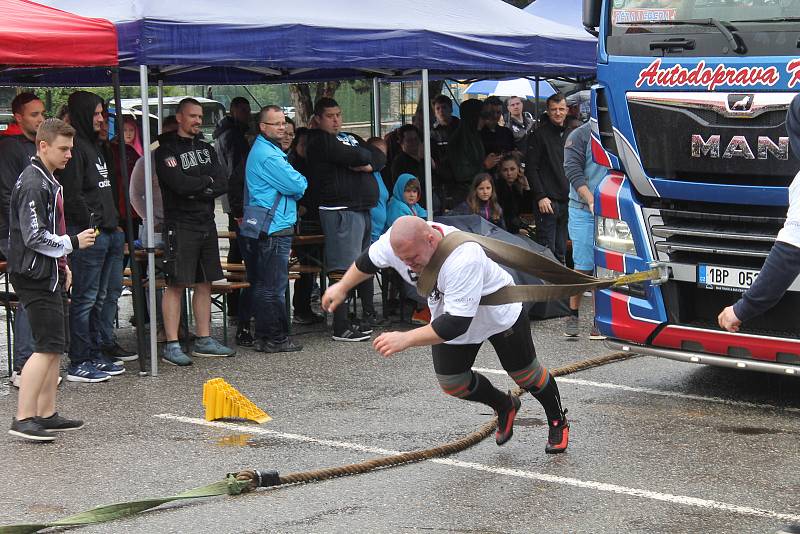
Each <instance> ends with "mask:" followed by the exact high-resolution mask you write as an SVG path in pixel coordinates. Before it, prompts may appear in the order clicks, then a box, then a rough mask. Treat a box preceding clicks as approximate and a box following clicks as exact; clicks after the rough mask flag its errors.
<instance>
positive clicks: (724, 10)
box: [607, 0, 800, 56]
mask: <svg viewBox="0 0 800 534" xmlns="http://www.w3.org/2000/svg"><path fill="white" fill-rule="evenodd" d="M609 3H610V4H611V9H610V10H609V12H608V13H609V21H608V22H609V26H608V29H609V31H608V33H607V35H608V38H609V39H608V49H609V52H611V53H614V54H622V55H645V56H650V55H664V54H668V55H676V54H678V55H687V56H704V55H708V56H716V55H722V54H726V53H727V51H728V50H733V51H735V52H736V53H737V54H740V55H743V54H747V55H796V54H797V53H798V52H797V47H796V39H795V40H793V41H792V42H791V43H789V42H788V41H789V40H788V39H786V37H785V32H794V33H796V32H797V23H798V20H800V0H609ZM762 32H767V33H768V35H758V34H760V33H762ZM781 34H783V36H781ZM655 36H659V37H658V38H656V37H655ZM667 36H668V37H667ZM683 36H690V37H691V42H690V43H687V44H686V45H685V46H683V45H682V44H683V43H679V44H678V45H677V46H670V47H665V45H664V44H663V42H664V41H665V40H668V39H676V40H678V39H679V38H680V37H683ZM654 38H655V39H656V40H655V41H654V40H653V39H654ZM683 42H686V40H684V41H683ZM653 43H655V45H654V46H652V47H651V44H653Z"/></svg>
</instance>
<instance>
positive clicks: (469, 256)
mask: <svg viewBox="0 0 800 534" xmlns="http://www.w3.org/2000/svg"><path fill="white" fill-rule="evenodd" d="M428 224H429V225H430V226H432V227H433V228H435V229H438V230H440V231H441V232H442V233H443V234H444V235H447V234H450V233H451V232H458V231H460V230H459V229H458V228H455V227H453V226H445V225H443V224H438V223H433V222H428ZM390 235H391V229H389V231H388V232H386V233H385V234H383V235H382V236H381V237H380V239H378V240H377V241H376V242H375V243H373V244H372V245H371V246H370V247H369V259H370V260H371V261H372V263H373V264H375V266H376V267H379V268H381V269H385V268H388V267H391V268H392V269H394V270H395V271H397V272H398V273H399V274H400V276H401V277H402V278H403V280H405V281H406V282H408V283H410V284H412V285H413V286H415V287H416V285H417V278H418V275H417V273H415V272H413V271H412V270H411V269H409V268H408V267H407V266H406V264H404V263H403V262H402V261H401V260H400V258H398V257H397V256H396V255H395V254H394V251H393V250H392V246H391V244H390V243H389V238H390ZM511 285H514V279H513V278H511V275H510V274H508V273H507V272H506V271H504V270H503V268H502V267H500V266H499V265H498V264H497V263H495V262H494V261H492V260H490V259H489V258H488V257H487V256H486V254H485V253H484V251H483V249H482V248H481V246H480V245H478V244H477V243H464V244H463V245H459V246H458V247H457V248H456V249H455V250H454V251H453V252H452V254H450V256H449V257H448V258H447V259H446V260H445V262H444V264H443V265H442V268H441V269H440V270H439V277H438V278H437V280H436V287H435V288H434V290H433V293H432V294H431V295H430V296H429V297H428V306H429V307H430V309H431V319H436V318H437V317H439V316H441V315H444V314H445V313H449V314H450V315H458V316H460V317H472V318H473V319H472V323H471V324H470V325H469V329H468V330H467V331H466V332H465V333H464V334H462V335H460V336H458V337H457V338H455V339H452V340H450V341H446V342H445V343H447V344H450V345H468V344H471V343H482V342H484V341H486V339H487V338H489V337H490V336H493V335H494V334H497V333H499V332H503V331H504V330H508V329H509V328H511V327H512V326H513V325H514V323H515V322H516V321H517V318H518V317H519V314H520V311H521V310H522V304H520V303H518V302H515V303H512V304H501V305H499V306H480V305H479V303H480V300H481V297H483V296H484V295H489V294H491V293H494V292H495V291H497V290H498V289H500V288H503V287H506V286H511Z"/></svg>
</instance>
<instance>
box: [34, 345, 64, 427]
mask: <svg viewBox="0 0 800 534" xmlns="http://www.w3.org/2000/svg"><path fill="white" fill-rule="evenodd" d="M49 359H50V367H49V368H48V370H47V376H46V377H45V380H44V383H43V384H42V389H41V391H40V392H39V399H38V401H37V404H36V415H38V416H39V417H45V418H46V417H50V416H51V415H53V414H54V413H55V412H56V392H57V391H58V375H59V371H60V367H61V365H60V364H61V358H59V357H58V355H57V354H53V355H52V357H49Z"/></svg>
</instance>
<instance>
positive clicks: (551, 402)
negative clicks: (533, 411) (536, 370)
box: [532, 373, 564, 421]
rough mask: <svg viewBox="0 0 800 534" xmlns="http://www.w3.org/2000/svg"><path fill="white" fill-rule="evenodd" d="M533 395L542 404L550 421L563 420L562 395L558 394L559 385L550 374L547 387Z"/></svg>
mask: <svg viewBox="0 0 800 534" xmlns="http://www.w3.org/2000/svg"><path fill="white" fill-rule="evenodd" d="M532 395H533V396H534V397H536V400H538V401H539V403H541V405H542V407H543V408H544V413H546V414H547V420H548V421H553V420H555V419H561V417H562V416H563V412H564V410H563V409H562V407H561V395H559V393H558V385H556V379H555V378H553V375H550V374H549V373H548V377H547V385H546V386H545V387H543V388H542V389H540V390H539V391H538V392H537V393H532Z"/></svg>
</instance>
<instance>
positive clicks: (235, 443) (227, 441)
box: [214, 434, 278, 449]
mask: <svg viewBox="0 0 800 534" xmlns="http://www.w3.org/2000/svg"><path fill="white" fill-rule="evenodd" d="M214 444H215V445H216V446H217V447H250V448H253V449H260V448H262V447H272V446H275V445H278V440H276V439H271V438H265V437H253V435H252V434H234V435H232V436H223V437H221V438H219V439H217V440H216V441H215V442H214Z"/></svg>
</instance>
